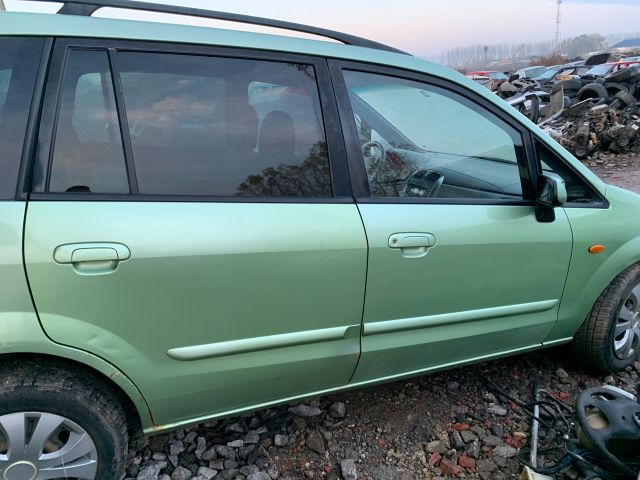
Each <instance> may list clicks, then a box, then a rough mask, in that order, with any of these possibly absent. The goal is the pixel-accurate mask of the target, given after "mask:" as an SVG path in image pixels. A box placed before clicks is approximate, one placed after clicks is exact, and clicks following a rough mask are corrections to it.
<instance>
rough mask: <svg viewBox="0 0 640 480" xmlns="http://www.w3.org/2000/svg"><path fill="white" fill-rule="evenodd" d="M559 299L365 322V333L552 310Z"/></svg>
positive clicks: (375, 333)
mask: <svg viewBox="0 0 640 480" xmlns="http://www.w3.org/2000/svg"><path fill="white" fill-rule="evenodd" d="M558 303H559V301H558V300H543V301H541V302H531V303H521V304H517V305H506V306H502V307H492V308H482V309H478V310H467V311H464V312H453V313H442V314H438V315H429V316H426V317H413V318H402V319H398V320H385V321H382V322H375V323H369V324H365V326H364V332H363V335H364V336H367V335H379V334H381V333H391V332H399V331H403V330H416V329H419V328H430V327H438V326H441V325H450V324H453V323H466V322H474V321H477V320H485V319H489V318H499V317H510V316H514V315H522V314H526V313H538V312H546V311H547V310H551V309H552V308H554V307H555V306H556V305H558Z"/></svg>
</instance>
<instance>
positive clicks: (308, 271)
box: [24, 40, 367, 425]
mask: <svg viewBox="0 0 640 480" xmlns="http://www.w3.org/2000/svg"><path fill="white" fill-rule="evenodd" d="M169 51H170V52H171V53H166V52H169ZM63 59H66V60H65V61H64V65H63ZM52 65H53V66H52V69H51V71H52V73H51V79H50V83H49V86H48V88H47V93H46V99H45V108H44V113H43V120H42V127H41V132H40V141H39V151H38V156H37V157H38V158H37V159H36V165H35V169H34V181H33V191H34V192H33V193H32V195H31V197H30V201H29V205H28V213H27V217H26V229H25V247H24V248H25V259H26V268H27V274H28V278H29V281H30V285H31V288H32V291H33V298H34V301H35V305H36V307H37V310H38V313H39V316H40V320H41V322H42V326H43V328H44V329H45V331H46V332H47V334H48V335H49V336H50V338H51V339H52V340H54V341H56V342H59V343H62V344H65V345H70V346H73V347H76V348H81V349H84V350H86V351H89V352H91V353H93V354H95V355H99V356H100V357H102V358H104V359H106V360H108V361H110V362H111V363H113V364H114V365H115V366H117V367H118V368H120V369H121V370H122V371H123V372H124V373H125V374H126V375H128V376H129V377H130V378H131V379H132V380H133V381H134V382H135V383H136V385H137V386H138V388H139V389H140V390H141V391H142V393H143V394H144V396H145V399H146V400H147V402H148V404H149V406H150V409H151V411H152V414H153V416H154V421H155V422H156V423H157V424H163V425H166V424H168V423H171V422H180V421H183V420H193V419H196V418H204V417H206V416H208V415H210V414H215V413H221V412H230V411H236V410H237V409H241V408H244V407H250V406H258V405H260V404H264V403H267V402H270V401H273V400H280V399H283V398H289V397H294V396H296V395H300V394H304V393H308V392H311V391H316V390H322V389H326V388H332V387H336V386H341V385H344V384H346V383H347V382H348V381H349V378H350V377H351V375H352V373H353V371H354V369H355V366H356V362H357V359H358V356H359V342H360V339H359V337H360V326H361V318H362V305H363V298H364V286H365V274H366V272H365V270H366V248H367V247H366V239H365V235H364V230H363V227H362V222H361V219H360V216H359V213H358V210H357V207H356V206H355V204H354V202H353V199H352V197H351V195H350V191H349V188H348V184H346V183H345V182H344V181H341V180H340V179H342V178H348V177H347V175H344V173H343V171H344V170H346V168H347V166H346V160H345V158H344V146H343V143H342V140H341V133H340V131H339V129H338V127H337V125H338V122H337V121H333V122H331V121H327V122H326V123H325V121H324V120H325V119H328V118H331V116H333V117H337V112H334V110H335V102H334V103H333V107H332V103H331V102H327V101H326V97H325V96H324V95H320V94H319V89H322V88H324V89H330V81H329V74H328V69H327V66H326V63H322V62H320V61H317V60H315V59H308V58H300V57H296V56H287V55H277V54H274V55H271V54H267V53H255V54H252V53H250V52H247V51H243V52H242V53H239V52H237V51H227V50H224V51H223V50H222V49H209V48H204V47H203V48H200V47H178V46H175V45H170V46H166V47H163V46H162V45H157V44H155V45H148V44H138V43H127V42H114V43H113V44H109V45H104V44H102V43H97V44H96V43H94V42H82V41H76V40H69V41H58V42H57V44H56V48H55V52H54V58H53V63H52ZM58 91H59V92H60V94H59V95H58ZM332 108H333V110H332ZM323 114H324V115H323ZM325 125H326V128H325ZM338 138H340V141H339V142H336V140H337V139H338ZM329 157H330V158H331V162H332V163H331V166H330V164H329Z"/></svg>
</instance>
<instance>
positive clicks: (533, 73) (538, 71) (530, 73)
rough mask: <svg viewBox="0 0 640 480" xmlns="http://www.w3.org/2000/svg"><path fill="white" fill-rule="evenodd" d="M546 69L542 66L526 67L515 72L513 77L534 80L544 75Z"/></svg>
mask: <svg viewBox="0 0 640 480" xmlns="http://www.w3.org/2000/svg"><path fill="white" fill-rule="evenodd" d="M547 70H548V69H547V67H543V66H534V67H526V68H521V69H520V70H516V71H515V72H514V75H516V76H518V77H519V78H536V77H539V76H541V75H543V74H544V72H546V71H547Z"/></svg>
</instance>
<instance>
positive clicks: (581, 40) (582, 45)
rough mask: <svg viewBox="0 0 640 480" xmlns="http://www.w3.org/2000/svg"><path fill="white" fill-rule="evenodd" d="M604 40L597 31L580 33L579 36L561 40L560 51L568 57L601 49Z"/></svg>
mask: <svg viewBox="0 0 640 480" xmlns="http://www.w3.org/2000/svg"><path fill="white" fill-rule="evenodd" d="M605 41H606V39H605V38H604V37H603V36H602V35H600V34H598V33H592V34H590V35H580V36H579V37H575V38H572V39H570V40H566V41H564V42H562V47H561V51H562V53H565V54H567V55H568V56H569V57H578V56H580V55H584V54H587V53H589V52H595V51H598V50H602V47H603V46H604V45H605Z"/></svg>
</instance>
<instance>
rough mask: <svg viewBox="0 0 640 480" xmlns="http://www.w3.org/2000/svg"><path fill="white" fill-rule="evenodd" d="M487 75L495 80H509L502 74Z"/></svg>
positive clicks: (491, 73)
mask: <svg viewBox="0 0 640 480" xmlns="http://www.w3.org/2000/svg"><path fill="white" fill-rule="evenodd" d="M487 75H488V76H489V77H491V78H493V79H494V80H507V79H508V78H509V77H507V76H506V75H505V74H504V73H502V72H489V73H488V74H487Z"/></svg>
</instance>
